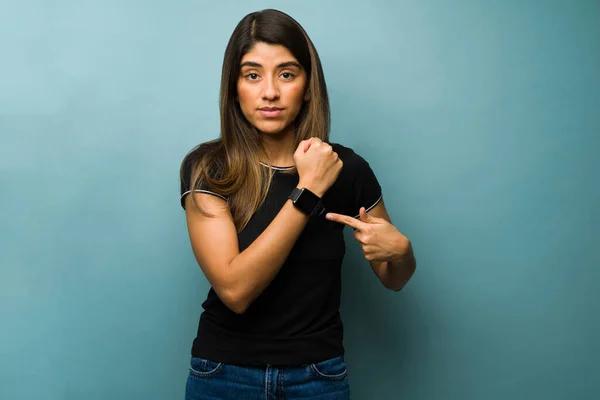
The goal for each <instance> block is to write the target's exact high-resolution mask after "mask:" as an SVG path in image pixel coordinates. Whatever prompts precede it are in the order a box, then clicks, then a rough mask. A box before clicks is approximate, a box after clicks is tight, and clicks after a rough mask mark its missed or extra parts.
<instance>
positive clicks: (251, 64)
mask: <svg viewBox="0 0 600 400" xmlns="http://www.w3.org/2000/svg"><path fill="white" fill-rule="evenodd" d="M240 67H254V68H262V65H260V64H259V63H257V62H254V61H244V62H243V63H242V65H240ZM286 67H296V68H298V69H301V68H302V67H301V66H300V64H298V63H297V62H296V61H286V62H283V63H281V64H279V65H277V68H286Z"/></svg>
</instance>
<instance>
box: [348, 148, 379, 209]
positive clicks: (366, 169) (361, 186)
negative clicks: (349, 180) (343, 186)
mask: <svg viewBox="0 0 600 400" xmlns="http://www.w3.org/2000/svg"><path fill="white" fill-rule="evenodd" d="M355 157H356V170H355V175H354V181H353V184H352V200H353V203H352V213H353V216H355V217H358V216H359V214H360V208H361V207H364V208H365V209H366V210H367V211H369V210H371V209H372V208H373V207H375V206H376V205H377V204H378V203H379V202H380V201H381V198H382V191H381V186H380V184H379V181H378V180H377V177H376V176H375V172H373V169H372V168H371V166H370V165H369V163H368V162H367V161H366V160H365V159H364V158H362V157H361V156H359V155H356V156H355Z"/></svg>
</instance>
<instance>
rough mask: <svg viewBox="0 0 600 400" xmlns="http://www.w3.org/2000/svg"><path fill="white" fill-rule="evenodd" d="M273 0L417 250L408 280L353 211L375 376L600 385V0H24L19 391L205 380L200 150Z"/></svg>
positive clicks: (362, 326) (8, 53) (15, 131)
mask: <svg viewBox="0 0 600 400" xmlns="http://www.w3.org/2000/svg"><path fill="white" fill-rule="evenodd" d="M268 7H275V8H279V9H281V10H283V11H285V12H288V13H289V14H291V15H292V16H293V17H295V18H296V19H297V20H298V21H299V22H300V23H301V24H302V25H303V26H304V27H305V28H306V30H307V31H308V32H309V34H310V35H311V37H312V39H313V40H314V42H315V45H316V46H317V49H318V51H319V53H320V55H321V57H322V61H323V65H324V69H325V74H326V78H327V83H328V85H329V90H330V95H331V103H332V112H333V124H332V140H334V141H337V142H341V143H343V144H345V145H347V146H350V147H353V148H354V149H355V150H356V151H357V152H359V154H361V155H362V156H363V157H365V158H366V159H367V160H368V161H369V162H370V163H371V166H372V167H373V169H374V170H375V172H376V173H377V176H378V177H379V179H380V182H381V184H382V186H383V190H384V198H385V200H386V204H387V207H388V209H389V211H390V214H391V216H392V218H393V221H394V223H395V224H396V226H397V227H398V228H399V230H400V231H402V232H403V233H404V234H406V235H407V236H408V237H409V238H411V239H412V241H413V245H414V248H415V252H416V254H417V258H418V263H419V264H418V268H417V273H416V275H415V277H414V279H413V280H412V281H411V282H410V283H409V285H408V286H407V287H406V288H405V290H403V291H402V292H400V293H393V292H389V291H386V290H385V289H384V288H383V287H382V286H381V285H380V284H379V282H378V281H377V280H376V278H375V276H374V275H373V274H372V272H371V270H370V268H369V266H368V264H367V262H366V260H364V259H363V258H362V253H361V251H360V248H359V247H358V246H357V244H356V243H355V242H354V241H353V239H352V236H351V235H350V234H349V233H348V235H347V239H348V251H347V256H346V260H345V264H344V294H343V299H342V301H343V305H342V313H343V318H344V321H345V325H346V331H345V334H346V336H345V338H346V339H345V344H346V346H347V360H348V364H349V370H350V382H351V388H352V392H353V398H354V399H365V400H380V399H384V400H386V399H418V400H420V399H445V400H446V399H451V400H454V399H457V400H458V399H461V400H464V399H488V400H495V399H509V398H510V399H545V400H549V399H598V398H600V380H598V373H599V370H600V345H599V342H600V341H599V337H600V317H599V316H600V314H599V311H598V309H599V306H600V301H599V300H600V294H599V293H600V291H599V290H598V287H597V285H598V283H599V282H600V272H599V267H600V252H599V251H598V245H599V242H600V228H599V227H600V179H599V178H598V176H597V175H598V173H599V172H600V157H599V156H598V152H599V151H600V138H599V135H600V40H599V39H600V3H599V2H597V1H584V0H579V1H571V2H568V1H553V0H548V1H533V0H529V1H516V0H510V1H452V2H448V1H442V0H430V1H412V0H401V1H383V0H378V1H377V0H374V1H370V2H365V1H360V2H359V1H343V2H334V1H302V2H300V1H279V2H273V1H254V2H245V1H226V2H217V1H211V2H206V1H198V0H196V1H192V0H180V1H166V0H161V1H158V0H155V1H141V0H140V1H123V0H121V1H116V0H104V1H67V0H56V1H52V2H48V1H42V0H22V1H18V2H17V1H7V0H4V1H0V134H1V146H0V185H1V186H0V188H1V189H0V190H1V193H2V196H1V205H2V206H1V207H0V227H1V228H0V229H1V230H0V267H1V270H0V272H1V275H0V399H3V400H32V399H36V400H37V399H44V400H59V399H60V400H63V399H64V400H79V399H86V400H92V399H98V400H100V399H102V400H104V399H115V400H116V399H119V400H120V399H123V400H131V399H145V400H154V399H156V400H158V399H181V398H183V393H184V384H185V378H186V375H187V367H188V362H189V351H190V346H191V343H192V340H193V338H194V335H195V329H196V324H197V320H198V317H199V314H200V312H201V303H202V301H203V300H204V298H205V296H206V292H207V290H208V288H209V286H208V283H207V281H206V280H205V278H204V277H203V276H202V274H201V271H200V269H199V268H198V266H197V264H196V262H195V260H194V257H193V255H192V252H191V249H190V246H189V242H188V237H187V231H186V226H185V219H184V213H183V210H182V209H181V208H180V206H179V192H178V190H179V187H178V173H179V163H180V161H181V159H182V158H183V156H184V155H185V153H186V152H187V151H188V150H189V149H190V148H192V147H193V146H194V145H196V144H197V143H199V142H202V141H205V140H208V139H212V138H214V137H216V136H217V135H218V131H219V116H218V90H219V80H220V68H221V63H222V57H223V52H224V49H225V45H226V43H227V40H228V38H229V35H230V34H231V32H232V30H233V28H234V27H235V25H236V24H237V22H238V21H239V20H240V19H241V18H242V17H243V16H244V15H245V14H247V13H248V12H251V11H254V10H258V9H262V8H268Z"/></svg>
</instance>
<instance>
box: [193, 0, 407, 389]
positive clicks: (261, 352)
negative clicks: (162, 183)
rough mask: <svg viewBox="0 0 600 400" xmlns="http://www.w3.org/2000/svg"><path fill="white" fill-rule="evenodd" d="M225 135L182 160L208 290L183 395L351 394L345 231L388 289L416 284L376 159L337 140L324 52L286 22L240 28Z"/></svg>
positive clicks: (228, 82) (246, 21) (266, 17)
mask: <svg viewBox="0 0 600 400" xmlns="http://www.w3.org/2000/svg"><path fill="white" fill-rule="evenodd" d="M220 112H221V135H220V138H219V139H217V140H214V141H211V142H208V143H203V144H201V145H199V146H197V147H196V148H195V149H193V150H192V151H191V152H190V153H189V154H188V155H186V157H185V159H184V160H183V162H182V166H181V205H182V207H183V208H184V209H185V211H186V218H187V225H188V232H189V236H190V241H191V246H192V249H193V252H194V254H195V257H196V259H197V261H198V264H199V265H200V267H201V269H202V271H203V273H204V274H205V276H206V278H207V279H208V281H209V282H210V284H211V289H210V291H209V293H208V297H207V299H206V301H205V302H204V303H203V308H204V312H203V313H202V315H201V317H200V322H199V326H198V333H197V337H196V339H195V340H194V343H193V346H192V352H191V353H192V359H191V365H190V373H189V375H188V380H187V386H186V398H187V399H208V398H210V399H215V398H219V399H239V400H242V399H265V398H271V397H272V398H278V399H279V398H281V399H295V398H314V399H317V398H318V399H347V398H349V388H348V379H347V371H346V365H345V361H344V348H343V345H342V336H343V335H342V333H343V330H342V328H343V326H342V321H341V319H340V315H339V303H340V293H341V276H340V271H341V264H342V259H343V256H344V252H345V244H344V237H343V232H342V231H343V228H344V226H345V225H348V226H350V227H352V228H353V229H354V237H355V238H356V240H358V242H360V244H361V246H362V248H363V251H364V254H365V257H366V258H367V260H369V261H370V264H371V267H372V269H373V271H374V273H375V274H376V276H377V277H378V278H379V279H380V280H381V282H382V284H383V285H384V286H385V287H387V288H389V289H392V290H400V289H401V288H402V287H403V286H404V285H405V283H406V282H407V281H408V279H410V277H411V276H412V274H413V272H414V269H415V265H416V262H415V259H414V256H413V253H412V248H411V245H410V241H409V240H408V239H407V238H406V237H405V236H404V235H402V234H401V233H400V232H399V231H398V230H397V229H396V228H394V226H393V225H392V224H391V223H390V220H389V217H388V214H387V212H386V210H385V206H384V203H383V200H382V197H381V188H380V186H379V183H378V181H377V179H376V177H375V175H374V174H373V171H372V170H371V168H370V167H369V164H368V163H367V162H366V161H365V160H364V159H363V158H361V157H360V156H359V155H357V154H356V153H355V152H354V151H353V150H352V149H350V148H347V147H344V146H342V145H340V144H331V143H329V125H330V124H329V101H328V96H327V87H326V84H325V79H324V77H323V70H322V67H321V62H320V60H319V56H318V54H317V51H316V50H315V48H314V46H313V44H312V42H311V40H310V39H309V37H308V35H307V34H306V32H305V31H304V29H303V28H302V27H301V26H300V25H299V24H298V23H297V22H296V21H295V20H293V19H292V18H291V17H289V16H288V15H286V14H284V13H282V12H279V11H276V10H265V11H262V12H256V13H252V14H249V15H247V16H246V17H244V18H243V19H242V20H241V22H240V23H239V24H238V25H237V27H236V28H235V30H234V32H233V34H232V36H231V38H230V40H229V43H228V45H227V49H226V51H225V58H224V63H223V70H222V81H221V93H220Z"/></svg>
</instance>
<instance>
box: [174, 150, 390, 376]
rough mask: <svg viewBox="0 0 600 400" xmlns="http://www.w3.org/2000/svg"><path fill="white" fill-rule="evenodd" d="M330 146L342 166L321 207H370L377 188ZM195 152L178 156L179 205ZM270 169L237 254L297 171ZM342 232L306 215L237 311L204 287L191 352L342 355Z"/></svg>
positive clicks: (250, 360)
mask: <svg viewBox="0 0 600 400" xmlns="http://www.w3.org/2000/svg"><path fill="white" fill-rule="evenodd" d="M332 147H333V149H334V151H335V152H337V153H338V155H339V157H340V159H341V160H342V161H343V163H344V165H343V168H342V171H341V172H340V175H339V176H338V179H337V180H336V182H335V183H334V184H333V185H332V186H331V187H330V189H329V190H328V191H327V193H326V194H325V195H324V196H323V204H324V206H325V208H326V209H327V211H331V212H335V213H340V214H345V215H350V216H353V217H358V215H359V210H360V207H365V208H366V209H367V210H369V209H371V208H372V207H374V206H375V205H376V204H377V203H378V202H379V201H380V200H381V187H380V185H379V183H378V181H377V178H376V177H375V174H374V173H373V170H372V169H371V167H370V166H369V164H368V163H367V162H366V161H365V160H364V159H363V158H362V157H361V156H359V155H358V154H356V153H355V152H354V151H353V150H352V149H350V148H348V147H344V146H342V145H340V144H332ZM199 156H201V153H200V152H199V151H194V152H192V153H190V154H189V156H188V157H187V158H186V159H185V160H184V170H183V179H182V181H181V204H182V206H185V204H184V198H185V196H186V195H187V194H189V193H190V189H189V181H190V173H191V169H192V166H193V165H194V162H195V160H197V157H199ZM264 167H265V168H269V167H268V166H264ZM274 170H275V171H274V176H273V180H272V183H271V186H270V188H269V192H268V195H267V199H266V201H265V202H264V203H263V204H262V205H261V207H260V208H259V209H258V210H257V211H256V213H255V214H254V215H253V216H252V218H251V220H250V222H249V223H248V225H247V226H246V227H245V228H244V230H243V231H241V232H240V233H239V234H238V240H239V248H240V252H242V251H244V250H245V249H246V248H247V247H248V246H250V244H251V243H252V242H253V241H254V240H255V239H256V238H257V237H258V236H259V235H260V234H261V233H262V232H263V231H264V230H265V228H266V227H267V226H268V225H269V224H270V223H271V221H272V220H273V219H274V218H275V216H276V215H277V214H278V213H279V211H280V210H281V208H282V207H283V205H284V204H285V202H286V201H287V199H288V196H289V195H290V193H291V192H292V189H294V188H295V187H296V186H297V184H298V174H297V173H292V174H289V173H283V170H285V168H281V169H279V168H274ZM202 191H203V192H208V193H211V192H210V191H205V190H202ZM212 194H215V195H217V196H219V195H218V194H216V193H212ZM219 197H223V196H219ZM343 229H344V225H342V224H339V223H336V222H331V221H328V220H326V219H325V216H324V215H323V216H320V217H311V219H310V220H309V222H308V223H307V225H306V227H305V228H304V230H303V232H302V233H301V235H300V237H299V238H298V240H297V241H296V243H295V245H294V247H293V248H292V251H291V252H290V254H289V256H288V258H287V260H286V261H285V263H284V264H283V266H282V267H281V269H280V271H279V272H278V273H277V275H276V276H275V278H274V279H273V280H272V281H271V283H270V284H269V286H268V287H267V288H266V289H265V290H264V291H263V292H262V293H261V294H260V295H259V296H258V297H257V298H256V300H255V301H254V302H253V303H252V304H251V305H250V306H249V307H248V309H247V310H246V312H245V313H243V314H236V313H234V312H233V311H231V310H230V309H229V308H227V306H225V304H224V303H223V302H222V301H221V300H220V298H219V297H218V296H217V294H216V292H215V291H214V290H213V289H212V288H211V289H210V290H209V293H208V297H207V299H206V301H205V302H204V303H203V304H202V306H203V308H204V312H203V313H202V315H201V317H200V322H199V325H198V332H197V336H196V338H195V340H194V343H193V346H192V356H195V357H203V358H207V359H211V360H214V361H219V362H224V363H229V364H237V365H265V364H270V365H275V366H277V365H279V366H285V365H306V364H309V363H313V362H319V361H322V360H325V359H328V358H332V357H335V356H338V355H341V354H343V353H344V347H343V343H342V341H343V325H342V321H341V318H340V314H339V306H340V295H341V266H342V259H343V257H344V254H345V243H344V236H343Z"/></svg>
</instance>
